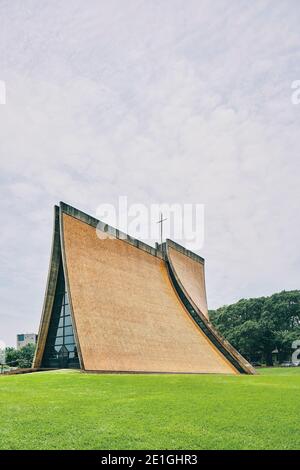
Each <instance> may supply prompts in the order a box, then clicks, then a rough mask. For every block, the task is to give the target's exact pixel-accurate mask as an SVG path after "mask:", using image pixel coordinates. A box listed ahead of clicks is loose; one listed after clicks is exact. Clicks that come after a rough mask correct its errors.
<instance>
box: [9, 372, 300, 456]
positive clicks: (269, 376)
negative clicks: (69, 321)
mask: <svg viewBox="0 0 300 470" xmlns="http://www.w3.org/2000/svg"><path fill="white" fill-rule="evenodd" d="M299 402H300V368H293V369H262V370H261V371H260V375H257V376H221V375H93V374H82V373H80V372H74V371H70V372H66V371H58V372H39V373H35V374H27V375H15V376H0V449H300V433H299V418H300V413H299Z"/></svg>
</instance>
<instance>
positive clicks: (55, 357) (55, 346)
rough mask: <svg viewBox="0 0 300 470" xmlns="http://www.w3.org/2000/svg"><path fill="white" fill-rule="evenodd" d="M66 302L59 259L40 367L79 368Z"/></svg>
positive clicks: (66, 297) (68, 308) (66, 296)
mask: <svg viewBox="0 0 300 470" xmlns="http://www.w3.org/2000/svg"><path fill="white" fill-rule="evenodd" d="M68 303H69V299H68V295H67V293H65V279H64V273H63V268H62V262H61V261H60V268H59V273H58V279H57V286H56V293H55V299H54V303H53V309H52V313H51V319H50V325H49V330H48V336H47V340H46V346H45V351H44V356H43V360H42V367H53V368H66V367H68V366H69V364H70V367H72V368H79V359H78V354H77V348H76V343H75V338H74V334H73V326H72V318H71V316H70V306H69V305H68ZM62 351H65V354H62V353H61V352H62Z"/></svg>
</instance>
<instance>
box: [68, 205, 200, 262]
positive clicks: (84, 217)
mask: <svg viewBox="0 0 300 470" xmlns="http://www.w3.org/2000/svg"><path fill="white" fill-rule="evenodd" d="M59 207H60V210H61V211H62V212H63V213H64V214H67V215H70V216H72V217H74V218H75V219H78V220H80V221H81V222H84V223H86V224H88V225H90V226H91V227H94V228H95V229H96V228H98V229H99V230H101V231H102V232H106V233H107V234H108V235H111V236H112V237H114V238H118V239H120V240H123V241H125V242H126V243H129V244H130V245H133V246H135V247H136V248H139V249H140V250H143V251H146V252H147V253H149V254H150V255H153V256H156V257H158V258H161V259H164V258H165V243H163V244H162V245H160V244H159V243H156V246H155V248H154V247H153V246H150V245H147V243H144V242H142V241H141V240H138V239H137V238H134V237H132V236H130V235H128V234H127V233H124V232H122V231H121V230H119V229H117V228H115V227H112V226H111V225H109V224H106V223H105V222H102V221H101V220H99V219H96V218H95V217H92V216H91V215H89V214H86V213H85V212H82V211H80V210H79V209H76V208H75V207H73V206H70V205H69V204H66V203H65V202H63V201H61V202H60V203H59ZM167 243H168V245H169V246H171V247H172V248H174V249H175V250H177V251H180V252H181V253H183V254H185V255H186V256H188V257H190V258H192V259H194V260H195V261H198V262H200V263H202V264H203V263H204V259H203V258H202V257H201V256H199V255H197V254H196V253H193V252H192V251H190V250H187V249H186V248H184V247H183V246H181V245H179V244H178V243H176V242H173V241H172V240H169V239H168V240H167Z"/></svg>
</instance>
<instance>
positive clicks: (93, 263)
mask: <svg viewBox="0 0 300 470" xmlns="http://www.w3.org/2000/svg"><path fill="white" fill-rule="evenodd" d="M63 233H64V235H63V236H64V249H65V259H66V268H67V274H68V279H69V286H70V294H71V299H72V305H73V311H74V319H75V324H76V329H77V333H78V338H79V342H80V347H81V353H82V358H83V362H84V368H85V369H86V370H95V371H97V370H98V371H100V370H102V371H132V372H190V373H191V372H195V373H231V374H232V373H237V372H236V370H235V369H234V368H233V366H232V365H231V364H229V362H228V361H227V360H226V359H225V358H224V357H223V356H222V355H221V353H220V352H219V351H217V349H216V348H215V347H214V346H213V345H212V344H211V343H210V341H209V340H208V339H207V338H206V336H205V335H204V333H203V332H202V331H201V330H200V329H199V328H198V326H197V325H196V324H195V323H194V322H193V320H192V319H191V318H190V316H189V314H188V313H187V312H186V310H185V308H184V307H183V306H182V304H181V302H180V300H179V299H178V297H177V294H176V293H175V291H174V289H173V287H172V285H171V282H170V280H169V277H168V273H167V269H166V266H165V262H164V261H163V260H161V259H160V258H157V257H155V256H152V255H150V254H148V253H147V252H145V251H143V250H141V249H138V248H136V247H134V246H132V245H130V244H128V243H126V242H125V241H122V240H119V239H106V240H103V239H102V240H100V239H99V238H98V237H97V234H96V230H95V228H93V227H91V226H90V225H88V224H85V223H84V222H82V221H80V220H78V219H76V218H73V217H71V216H69V215H66V214H63ZM196 274H197V273H196Z"/></svg>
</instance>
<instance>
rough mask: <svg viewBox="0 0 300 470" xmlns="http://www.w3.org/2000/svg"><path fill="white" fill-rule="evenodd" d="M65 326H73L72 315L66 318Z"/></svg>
mask: <svg viewBox="0 0 300 470" xmlns="http://www.w3.org/2000/svg"><path fill="white" fill-rule="evenodd" d="M65 326H72V320H71V317H70V315H68V316H67V317H65Z"/></svg>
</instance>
